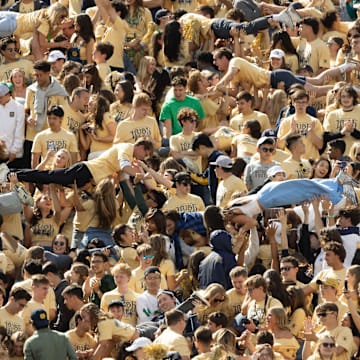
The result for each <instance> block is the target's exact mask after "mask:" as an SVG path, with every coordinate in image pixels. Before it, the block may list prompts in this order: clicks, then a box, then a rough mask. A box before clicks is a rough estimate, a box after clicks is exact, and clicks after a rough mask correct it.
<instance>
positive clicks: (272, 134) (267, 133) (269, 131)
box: [261, 129, 277, 139]
mask: <svg viewBox="0 0 360 360" xmlns="http://www.w3.org/2000/svg"><path fill="white" fill-rule="evenodd" d="M261 137H273V138H276V139H277V135H276V132H275V130H273V129H266V130H264V131H263V132H262V133H261Z"/></svg>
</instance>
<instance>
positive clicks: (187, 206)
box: [162, 172, 205, 212]
mask: <svg viewBox="0 0 360 360" xmlns="http://www.w3.org/2000/svg"><path fill="white" fill-rule="evenodd" d="M174 181H175V186H176V193H175V195H174V196H172V197H170V198H169V200H167V201H166V202H165V204H164V206H163V208H162V210H163V211H166V210H176V211H184V212H194V211H204V210H205V205H204V201H203V200H202V198H201V197H200V196H197V195H193V194H191V193H190V190H191V186H190V185H191V178H190V175H189V174H187V173H185V172H179V173H177V174H176V175H175V178H174Z"/></svg>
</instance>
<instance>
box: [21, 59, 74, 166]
mask: <svg viewBox="0 0 360 360" xmlns="http://www.w3.org/2000/svg"><path fill="white" fill-rule="evenodd" d="M50 70H51V64H50V63H49V62H47V61H42V60H41V61H37V62H36V63H35V64H34V76H35V79H36V81H35V82H34V83H33V84H31V85H30V86H28V87H27V90H26V99H25V119H26V130H25V132H26V137H25V143H24V165H25V167H28V168H29V167H30V163H31V148H32V143H33V141H34V137H35V135H36V134H37V133H38V132H40V131H41V130H44V129H45V128H46V127H47V125H46V114H47V110H48V109H50V108H51V107H52V106H53V105H62V104H64V103H65V102H66V98H67V92H66V90H65V89H64V87H63V86H62V85H60V83H59V82H57V80H55V78H53V77H52V76H50Z"/></svg>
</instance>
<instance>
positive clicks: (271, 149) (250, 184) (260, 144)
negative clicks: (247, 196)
mask: <svg viewBox="0 0 360 360" xmlns="http://www.w3.org/2000/svg"><path fill="white" fill-rule="evenodd" d="M256 146H257V152H258V153H259V156H260V159H259V160H256V161H254V162H251V163H249V164H248V165H247V166H246V168H245V173H244V179H245V185H246V187H247V188H248V190H249V191H250V190H252V189H254V188H256V187H258V186H260V185H262V184H263V183H264V181H265V180H266V178H267V175H266V172H267V170H269V169H270V168H271V167H273V166H274V165H279V163H277V162H275V161H274V160H273V155H274V154H275V151H276V145H275V139H274V138H273V137H265V136H263V137H261V138H260V139H259V140H258V141H257V144H256Z"/></svg>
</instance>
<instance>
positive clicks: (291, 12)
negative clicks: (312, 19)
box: [286, 6, 302, 25]
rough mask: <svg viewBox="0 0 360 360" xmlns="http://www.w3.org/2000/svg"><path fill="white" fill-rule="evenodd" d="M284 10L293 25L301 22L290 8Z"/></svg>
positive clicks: (298, 16) (295, 12)
mask: <svg viewBox="0 0 360 360" xmlns="http://www.w3.org/2000/svg"><path fill="white" fill-rule="evenodd" d="M286 10H287V12H288V14H289V15H290V17H291V20H292V22H293V24H294V25H296V24H298V23H300V22H301V21H302V17H301V16H300V15H299V13H298V12H297V11H296V10H295V9H294V8H293V7H292V6H290V7H288V8H287V9H286Z"/></svg>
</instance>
